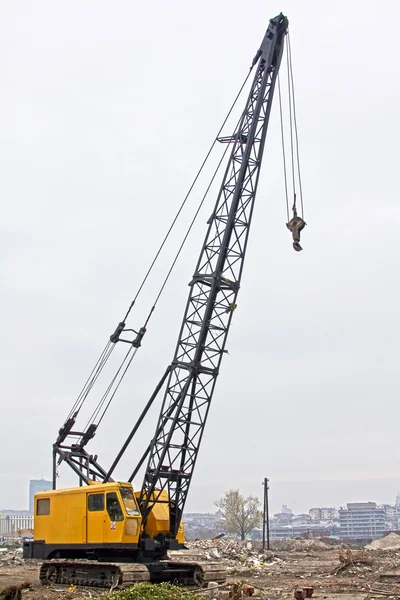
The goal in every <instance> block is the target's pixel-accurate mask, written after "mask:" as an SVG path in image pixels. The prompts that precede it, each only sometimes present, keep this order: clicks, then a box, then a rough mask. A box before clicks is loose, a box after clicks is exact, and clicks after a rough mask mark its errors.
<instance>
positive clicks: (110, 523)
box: [34, 482, 184, 554]
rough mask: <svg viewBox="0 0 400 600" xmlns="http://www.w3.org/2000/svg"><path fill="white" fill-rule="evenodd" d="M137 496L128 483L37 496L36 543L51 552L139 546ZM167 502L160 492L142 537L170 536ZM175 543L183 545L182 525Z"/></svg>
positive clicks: (141, 528) (99, 485) (139, 525)
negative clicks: (79, 547) (46, 547)
mask: <svg viewBox="0 0 400 600" xmlns="http://www.w3.org/2000/svg"><path fill="white" fill-rule="evenodd" d="M138 495H139V493H138V492H137V493H136V494H135V493H134V491H133V489H132V485H131V484H130V483H121V482H112V483H93V484H92V485H89V486H83V487H76V488H69V489H59V490H51V491H46V492H40V493H38V494H36V495H35V516H34V539H35V541H40V542H44V544H45V545H46V546H50V547H54V548H56V547H59V548H61V547H64V548H65V547H66V546H68V545H72V546H74V547H76V546H77V545H82V546H85V547H87V546H90V545H91V544H94V545H95V546H96V547H98V546H99V545H102V544H105V545H107V546H108V545H109V544H112V545H114V544H122V545H124V546H125V547H126V546H127V545H132V547H137V545H138V544H139V540H140V538H141V536H142V535H143V533H144V531H143V527H142V517H141V514H140V511H139V507H138V505H137V501H136V496H138ZM167 500H168V497H167V493H166V492H165V491H163V492H161V494H160V495H159V497H158V502H156V503H155V505H154V507H153V509H152V511H151V513H150V515H149V517H148V520H147V523H146V532H145V535H146V537H148V538H153V539H154V538H157V536H159V535H160V534H161V535H162V534H168V532H169V516H168V503H167ZM177 541H178V543H180V544H183V543H184V532H183V525H181V527H180V529H179V532H178V535H177ZM57 554H58V553H57Z"/></svg>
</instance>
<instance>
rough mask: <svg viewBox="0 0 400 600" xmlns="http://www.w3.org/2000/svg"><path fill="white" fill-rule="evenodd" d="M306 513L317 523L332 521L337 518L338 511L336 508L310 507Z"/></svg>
mask: <svg viewBox="0 0 400 600" xmlns="http://www.w3.org/2000/svg"><path fill="white" fill-rule="evenodd" d="M308 514H309V515H310V519H311V521H313V522H315V523H318V522H320V521H333V520H334V519H337V518H338V516H339V513H338V511H337V509H336V508H332V507H329V508H310V510H309V512H308Z"/></svg>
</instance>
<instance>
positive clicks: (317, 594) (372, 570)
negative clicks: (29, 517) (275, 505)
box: [0, 547, 400, 600]
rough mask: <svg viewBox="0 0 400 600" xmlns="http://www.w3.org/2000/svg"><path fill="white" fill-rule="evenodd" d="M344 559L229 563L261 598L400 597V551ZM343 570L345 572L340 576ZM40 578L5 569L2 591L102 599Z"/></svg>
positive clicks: (47, 599)
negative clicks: (20, 588)
mask: <svg viewBox="0 0 400 600" xmlns="http://www.w3.org/2000/svg"><path fill="white" fill-rule="evenodd" d="M347 552H348V551H347ZM351 552H352V551H351ZM344 556H346V554H345V551H343V550H340V548H337V547H335V548H332V549H329V550H319V549H318V550H307V549H306V550H300V551H299V550H298V549H297V550H296V551H276V552H274V553H272V555H271V557H270V560H269V562H268V563H262V564H261V565H260V564H259V565H255V566H251V567H249V566H247V565H242V564H241V563H240V561H234V560H227V561H226V566H227V569H228V580H229V581H245V582H246V583H249V584H251V585H253V586H254V587H255V588H256V589H257V590H259V595H258V597H260V598H263V599H266V598H268V599H269V600H286V599H289V598H293V594H294V591H295V590H296V589H298V588H303V587H313V588H314V593H313V598H316V599H318V600H322V599H330V600H334V599H335V598H337V599H338V600H364V599H368V600H372V599H373V598H384V597H391V598H400V575H399V577H398V578H395V577H394V578H392V580H390V578H387V577H386V578H385V573H388V572H391V573H393V572H397V571H398V572H399V573H400V550H397V551H394V550H385V551H383V550H379V551H363V553H362V558H363V559H364V560H365V563H367V564H358V563H357V561H356V558H357V557H360V554H359V552H358V551H356V550H355V551H354V553H353V554H350V555H349V554H347V557H349V556H350V557H351V556H352V557H353V559H354V562H351V561H350V563H349V564H348V565H347V566H344V565H345V563H346V560H344V558H343V557H344ZM223 562H225V561H224V560H223ZM338 568H341V569H342V570H341V571H340V572H337V570H338ZM38 574H39V564H38V563H32V562H29V561H27V562H26V564H23V565H15V566H14V565H2V566H0V591H1V590H2V589H3V588H5V587H7V586H10V585H18V584H21V583H23V582H26V581H28V582H30V583H31V584H32V589H31V590H29V591H24V592H23V595H22V598H23V599H26V600H28V599H31V600H39V599H41V600H55V599H57V600H61V599H70V598H78V597H81V598H82V597H88V598H89V597H92V598H97V597H98V596H99V595H100V592H96V591H95V590H94V589H93V588H92V589H90V590H89V589H88V588H80V589H77V590H76V591H74V592H73V593H69V592H68V588H67V587H65V586H58V585H56V586H52V587H49V588H46V587H42V586H41V585H40V583H39V578H38ZM388 581H389V582H388ZM397 581H398V582H399V583H397Z"/></svg>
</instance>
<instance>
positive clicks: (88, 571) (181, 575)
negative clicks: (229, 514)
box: [39, 559, 226, 589]
mask: <svg viewBox="0 0 400 600" xmlns="http://www.w3.org/2000/svg"><path fill="white" fill-rule="evenodd" d="M39 577H40V582H41V584H42V585H53V584H55V583H64V584H68V585H82V586H89V587H98V588H107V589H110V587H113V588H114V589H123V588H127V587H131V586H132V585H134V584H135V583H138V582H141V581H148V582H152V583H161V582H164V581H168V582H171V583H178V584H181V585H188V586H197V587H205V586H207V584H208V582H209V581H215V582H217V583H224V582H225V581H226V569H225V568H224V567H223V565H222V564H221V563H217V562H213V563H211V562H207V563H200V562H184V561H182V562H181V561H170V560H166V561H156V562H153V563H145V564H144V563H143V564H142V563H113V562H108V563H104V562H97V561H93V560H62V559H53V560H46V561H45V562H43V564H42V566H41V568H40V575H39Z"/></svg>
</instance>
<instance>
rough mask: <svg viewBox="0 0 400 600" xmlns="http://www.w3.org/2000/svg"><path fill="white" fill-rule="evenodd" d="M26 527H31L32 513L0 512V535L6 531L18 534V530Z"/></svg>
mask: <svg viewBox="0 0 400 600" xmlns="http://www.w3.org/2000/svg"><path fill="white" fill-rule="evenodd" d="M28 529H29V530H30V529H33V515H29V514H18V513H12V514H11V513H8V514H7V513H4V512H3V513H0V536H1V535H3V534H7V533H8V534H11V533H14V534H16V535H18V532H19V531H21V530H28Z"/></svg>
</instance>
